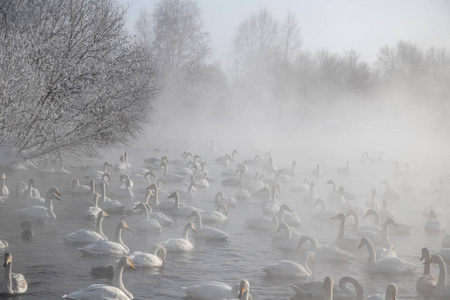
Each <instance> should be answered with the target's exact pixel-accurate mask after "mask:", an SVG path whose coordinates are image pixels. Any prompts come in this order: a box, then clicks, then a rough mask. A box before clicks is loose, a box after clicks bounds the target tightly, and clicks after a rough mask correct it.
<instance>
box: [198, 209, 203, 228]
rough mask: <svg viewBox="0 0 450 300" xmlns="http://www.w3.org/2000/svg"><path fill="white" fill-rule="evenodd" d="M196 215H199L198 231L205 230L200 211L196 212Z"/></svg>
mask: <svg viewBox="0 0 450 300" xmlns="http://www.w3.org/2000/svg"><path fill="white" fill-rule="evenodd" d="M196 213H197V227H198V230H201V229H202V228H203V222H202V216H201V215H200V213H199V212H198V211H196Z"/></svg>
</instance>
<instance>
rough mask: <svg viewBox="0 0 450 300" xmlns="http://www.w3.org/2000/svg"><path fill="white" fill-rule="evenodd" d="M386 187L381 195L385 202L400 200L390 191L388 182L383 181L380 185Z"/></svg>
mask: <svg viewBox="0 0 450 300" xmlns="http://www.w3.org/2000/svg"><path fill="white" fill-rule="evenodd" d="M383 184H384V185H386V190H385V191H384V193H383V198H384V199H387V200H393V201H396V200H400V199H401V198H402V197H401V196H400V195H399V194H398V193H397V192H396V191H394V190H391V187H390V185H389V182H388V181H387V180H383V181H382V182H381V183H380V185H383Z"/></svg>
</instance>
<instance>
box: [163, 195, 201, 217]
mask: <svg viewBox="0 0 450 300" xmlns="http://www.w3.org/2000/svg"><path fill="white" fill-rule="evenodd" d="M167 198H174V199H175V202H174V207H173V208H172V210H171V211H170V214H171V215H174V216H178V217H187V216H189V215H190V214H191V213H192V212H193V211H194V210H196V209H197V208H195V207H194V206H187V205H186V206H180V195H179V194H178V192H173V193H172V194H171V195H170V196H169V197H167Z"/></svg>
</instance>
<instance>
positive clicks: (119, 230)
mask: <svg viewBox="0 0 450 300" xmlns="http://www.w3.org/2000/svg"><path fill="white" fill-rule="evenodd" d="M116 243H119V244H121V245H122V247H124V248H125V249H126V250H127V251H130V249H129V248H128V247H127V245H125V243H124V242H123V241H122V227H121V226H117V228H116Z"/></svg>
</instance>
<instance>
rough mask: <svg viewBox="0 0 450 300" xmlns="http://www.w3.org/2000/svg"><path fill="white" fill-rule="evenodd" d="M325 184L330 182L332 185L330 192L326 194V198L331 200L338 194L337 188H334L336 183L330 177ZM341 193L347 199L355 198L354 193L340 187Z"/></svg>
mask: <svg viewBox="0 0 450 300" xmlns="http://www.w3.org/2000/svg"><path fill="white" fill-rule="evenodd" d="M326 184H331V185H332V186H333V189H332V190H331V192H330V194H329V196H328V200H329V201H331V202H333V201H334V200H336V199H337V197H338V196H339V190H338V189H336V183H335V182H334V180H332V179H330V180H328V182H327V183H326ZM342 195H343V197H344V198H345V199H348V200H355V199H356V195H355V194H353V193H350V192H347V191H346V190H344V188H342Z"/></svg>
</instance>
